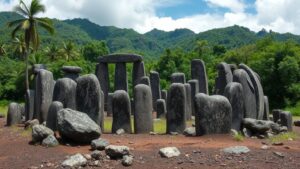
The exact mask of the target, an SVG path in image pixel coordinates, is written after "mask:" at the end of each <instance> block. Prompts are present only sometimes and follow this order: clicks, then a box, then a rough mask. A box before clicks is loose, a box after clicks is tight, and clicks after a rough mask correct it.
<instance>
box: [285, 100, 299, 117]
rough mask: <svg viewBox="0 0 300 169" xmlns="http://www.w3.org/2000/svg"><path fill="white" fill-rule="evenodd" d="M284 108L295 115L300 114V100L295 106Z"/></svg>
mask: <svg viewBox="0 0 300 169" xmlns="http://www.w3.org/2000/svg"><path fill="white" fill-rule="evenodd" d="M284 110H286V111H289V112H291V113H292V114H293V116H300V102H298V103H297V104H296V105H295V106H293V107H287V108H285V109H284Z"/></svg>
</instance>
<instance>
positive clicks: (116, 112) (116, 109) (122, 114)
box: [112, 90, 131, 133]
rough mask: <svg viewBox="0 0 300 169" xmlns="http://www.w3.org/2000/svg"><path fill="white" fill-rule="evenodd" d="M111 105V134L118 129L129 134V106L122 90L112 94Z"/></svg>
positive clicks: (125, 94)
mask: <svg viewBox="0 0 300 169" xmlns="http://www.w3.org/2000/svg"><path fill="white" fill-rule="evenodd" d="M112 105H113V123H112V133H116V131H117V130H118V129H124V130H125V132H126V133H131V125H130V114H131V106H130V100H129V96H128V93H127V92H126V91H124V90H117V91H115V93H114V94H113V99H112Z"/></svg>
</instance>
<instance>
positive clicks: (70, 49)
mask: <svg viewBox="0 0 300 169" xmlns="http://www.w3.org/2000/svg"><path fill="white" fill-rule="evenodd" d="M62 54H63V55H64V56H65V59H66V61H69V60H70V59H75V58H77V57H78V55H79V53H78V52H77V51H76V48H75V44H74V43H73V42H71V41H68V42H67V43H65V42H64V43H63V48H62Z"/></svg>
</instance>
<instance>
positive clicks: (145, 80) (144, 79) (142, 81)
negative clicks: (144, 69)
mask: <svg viewBox="0 0 300 169" xmlns="http://www.w3.org/2000/svg"><path fill="white" fill-rule="evenodd" d="M140 84H144V85H147V86H150V79H149V77H148V76H143V77H141V79H140Z"/></svg>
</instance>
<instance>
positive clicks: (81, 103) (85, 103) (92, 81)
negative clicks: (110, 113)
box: [76, 74, 104, 125]
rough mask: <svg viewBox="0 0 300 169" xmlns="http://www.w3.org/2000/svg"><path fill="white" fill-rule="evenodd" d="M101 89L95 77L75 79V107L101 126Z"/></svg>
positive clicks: (85, 76)
mask: <svg viewBox="0 0 300 169" xmlns="http://www.w3.org/2000/svg"><path fill="white" fill-rule="evenodd" d="M101 106H104V105H101V87H100V84H99V81H98V79H97V77H96V76H95V75H93V74H89V75H84V76H81V77H79V78H77V88H76V107H77V110H78V111H80V112H84V113H86V114H87V115H88V116H89V117H90V118H91V119H92V120H94V121H95V122H96V123H97V124H98V125H101V124H100V123H101V121H102V118H103V117H102V113H101Z"/></svg>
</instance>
